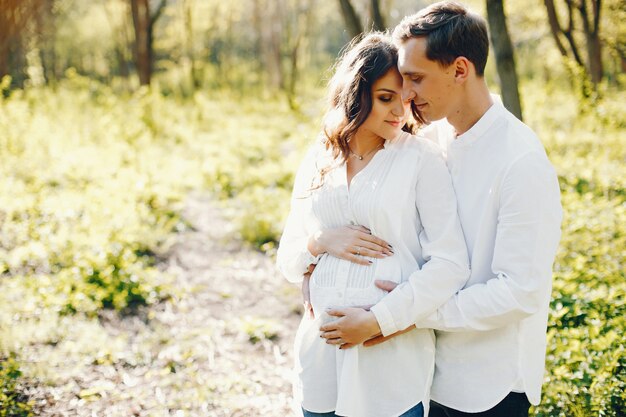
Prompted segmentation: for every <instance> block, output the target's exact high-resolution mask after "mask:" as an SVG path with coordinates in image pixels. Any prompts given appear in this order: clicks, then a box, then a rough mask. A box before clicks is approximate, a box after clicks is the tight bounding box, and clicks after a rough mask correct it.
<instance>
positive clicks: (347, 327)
mask: <svg viewBox="0 0 626 417" xmlns="http://www.w3.org/2000/svg"><path fill="white" fill-rule="evenodd" d="M326 313H327V314H328V315H329V316H334V317H338V319H337V320H335V321H332V322H330V323H326V324H324V325H323V326H321V327H320V331H321V334H320V336H321V337H323V338H324V339H326V343H328V344H330V345H338V346H340V349H346V348H348V347H352V346H355V345H359V344H361V343H363V342H364V341H366V340H368V339H371V338H373V337H375V336H378V335H380V334H381V331H380V326H379V325H378V321H377V320H376V316H374V313H372V312H371V311H367V310H365V309H363V308H357V307H344V308H333V309H330V310H327V311H326Z"/></svg>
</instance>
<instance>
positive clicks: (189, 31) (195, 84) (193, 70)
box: [183, 0, 200, 91]
mask: <svg viewBox="0 0 626 417" xmlns="http://www.w3.org/2000/svg"><path fill="white" fill-rule="evenodd" d="M183 8H184V15H185V43H186V49H187V59H188V60H189V78H190V79H191V87H192V89H193V90H194V91H195V90H197V89H198V88H200V78H199V76H198V69H197V67H196V56H195V53H194V43H193V15H192V12H191V10H192V4H191V0H184V1H183Z"/></svg>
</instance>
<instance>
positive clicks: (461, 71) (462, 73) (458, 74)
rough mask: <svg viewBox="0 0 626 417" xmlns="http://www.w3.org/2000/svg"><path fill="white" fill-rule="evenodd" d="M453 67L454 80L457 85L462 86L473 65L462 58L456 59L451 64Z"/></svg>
mask: <svg viewBox="0 0 626 417" xmlns="http://www.w3.org/2000/svg"><path fill="white" fill-rule="evenodd" d="M452 65H453V66H454V80H455V82H456V83H457V84H463V83H465V81H467V79H468V78H469V76H470V73H471V72H472V70H473V69H474V64H472V62H471V61H470V60H469V59H467V58H465V57H464V56H459V57H457V58H456V59H455V60H454V62H453V63H452Z"/></svg>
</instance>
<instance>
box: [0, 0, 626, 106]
mask: <svg viewBox="0 0 626 417" xmlns="http://www.w3.org/2000/svg"><path fill="white" fill-rule="evenodd" d="M428 3H431V2H429V1H409V0H337V1H332V2H321V1H318V0H275V1H270V0H234V1H231V2H221V1H218V0H202V1H200V0H94V1H90V2H80V1H77V0H0V11H1V13H0V39H1V41H0V76H3V75H10V76H11V80H12V82H11V87H12V88H21V87H24V86H25V85H33V84H34V85H38V84H54V83H55V82H56V81H57V80H59V79H61V78H63V77H64V76H65V73H66V71H68V70H71V71H76V72H77V73H78V74H81V75H84V76H87V77H91V78H95V79H98V80H101V81H104V82H107V83H111V84H112V85H115V86H116V87H119V88H123V89H126V90H133V89H135V88H137V87H138V86H140V85H149V84H154V83H155V81H156V83H157V84H158V87H159V88H160V89H162V90H163V91H165V92H169V93H172V92H178V93H183V94H185V95H188V94H191V93H192V92H193V91H194V90H196V89H198V88H206V89H222V88H230V89H236V90H238V91H242V92H249V91H251V90H254V91H263V92H264V93H275V92H284V93H286V96H287V98H288V100H289V102H290V103H291V105H292V106H294V107H296V106H297V101H298V100H297V94H298V89H299V88H305V87H307V86H313V87H315V86H320V85H321V84H322V82H323V80H324V77H325V76H326V73H325V71H326V70H327V69H328V68H329V66H330V65H331V64H332V62H333V60H334V58H335V57H336V56H337V54H338V52H339V50H340V49H341V47H342V46H343V45H345V44H346V43H347V42H348V41H349V40H350V39H351V38H352V37H354V36H356V35H358V34H359V33H360V32H362V31H363V30H370V29H377V30H382V29H385V28H392V27H393V26H394V25H395V24H396V23H398V21H399V20H400V19H401V18H402V17H403V16H405V15H407V14H410V13H413V12H415V11H417V10H418V9H419V8H421V7H423V6H425V5H427V4H428ZM467 3H469V5H470V6H471V7H473V8H474V9H476V10H477V11H478V12H479V13H482V14H483V15H485V16H486V17H488V20H489V23H490V30H491V37H492V43H493V47H494V53H493V56H494V57H495V59H494V60H492V61H495V62H493V63H491V64H490V67H489V68H488V76H489V77H490V79H494V80H498V82H499V83H500V84H501V88H502V94H503V99H504V102H505V104H506V105H507V107H509V108H510V109H511V110H512V111H513V112H514V113H515V114H516V115H518V116H519V117H521V105H520V101H521V100H520V98H519V96H520V94H519V93H518V86H517V85H518V81H517V75H516V66H515V59H514V53H515V54H518V55H520V56H521V59H522V60H523V61H524V64H523V65H522V66H521V67H520V68H517V72H518V73H520V76H521V78H522V80H524V79H528V78H537V77H543V78H544V79H546V80H547V81H550V80H553V81H556V80H562V79H564V80H565V81H566V82H569V84H570V86H571V87H573V88H577V89H580V92H581V93H582V95H583V96H586V97H589V96H591V95H592V94H594V93H596V92H597V91H598V89H599V88H602V87H601V86H602V85H605V84H606V85H609V84H610V85H613V86H619V85H622V84H623V76H624V75H623V74H624V69H625V67H626V47H625V46H624V45H625V44H626V43H625V38H626V33H625V32H626V30H625V29H624V24H623V23H622V22H623V21H625V19H626V11H625V10H624V9H625V8H624V6H623V4H622V3H621V2H620V1H619V0H605V1H600V0H543V1H542V0H533V2H532V4H528V3H527V2H523V4H522V3H521V2H512V1H509V2H503V1H502V0H472V1H469V2H467ZM505 9H506V14H505ZM507 25H508V28H507ZM514 51H515V52H514ZM559 55H560V58H559ZM518 59H519V58H518ZM494 64H495V66H494ZM154 77H156V80H155V79H154ZM522 82H523V81H522ZM522 90H523V89H522ZM521 95H522V96H523V94H521ZM522 98H523V97H522Z"/></svg>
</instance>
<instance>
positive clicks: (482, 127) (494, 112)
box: [451, 100, 504, 146]
mask: <svg viewBox="0 0 626 417" xmlns="http://www.w3.org/2000/svg"><path fill="white" fill-rule="evenodd" d="M503 111H504V107H503V106H502V104H500V103H499V102H497V101H495V100H494V103H493V104H492V105H491V107H489V109H487V111H486V112H485V114H483V115H482V117H481V118H480V119H478V121H477V122H476V123H474V126H472V127H471V128H469V130H468V131H467V132H465V133H463V134H461V135H458V136H457V137H456V140H454V141H453V142H452V144H451V145H453V146H467V145H471V144H473V143H474V142H476V141H477V140H478V139H480V138H481V137H484V136H485V133H486V132H487V130H489V128H490V127H491V126H492V125H493V123H494V122H495V121H496V120H497V119H498V118H499V117H500V116H501V115H502V114H503Z"/></svg>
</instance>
